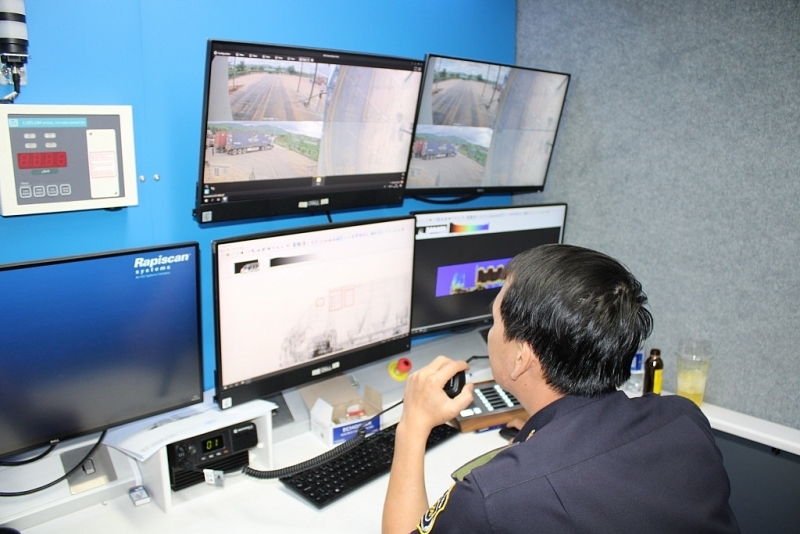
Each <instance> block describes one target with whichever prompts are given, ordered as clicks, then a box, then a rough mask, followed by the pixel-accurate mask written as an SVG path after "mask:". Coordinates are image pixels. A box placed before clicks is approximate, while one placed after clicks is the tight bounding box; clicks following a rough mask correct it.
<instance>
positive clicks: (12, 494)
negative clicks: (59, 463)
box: [0, 430, 106, 497]
mask: <svg viewBox="0 0 800 534" xmlns="http://www.w3.org/2000/svg"><path fill="white" fill-rule="evenodd" d="M105 437H106V431H105V430H103V432H102V433H101V434H100V438H99V439H98V440H97V443H95V444H94V445H93V446H92V448H91V449H90V450H89V452H88V453H86V456H84V457H83V458H82V459H81V461H80V462H78V463H77V464H75V467H73V468H72V469H70V470H69V471H67V472H66V473H64V476H61V477H58V478H57V479H55V480H53V481H52V482H48V483H47V484H44V485H43V486H39V487H38V488H32V489H29V490H24V491H9V492H6V491H2V492H0V497H21V496H23V495H30V494H31V493H36V492H37V491H42V490H43V489H47V488H49V487H51V486H55V485H56V484H58V483H59V482H61V481H62V480H66V479H67V477H68V476H70V475H71V474H72V473H74V472H75V471H77V469H78V468H79V467H80V466H82V465H83V464H84V462H85V461H86V460H88V459H89V458H90V457H91V456H92V454H94V451H96V450H97V447H99V446H100V444H101V443H103V439H104V438H105Z"/></svg>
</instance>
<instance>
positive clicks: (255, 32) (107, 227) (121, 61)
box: [0, 0, 516, 388]
mask: <svg viewBox="0 0 800 534" xmlns="http://www.w3.org/2000/svg"><path fill="white" fill-rule="evenodd" d="M25 6H26V11H27V20H28V35H29V41H30V47H29V52H30V60H29V62H28V85H27V86H25V87H23V88H22V91H21V94H20V96H19V97H18V98H17V102H18V103H20V104H130V105H132V106H133V113H134V129H135V142H136V166H137V174H138V175H139V176H143V177H144V178H145V181H144V182H139V205H138V206H135V207H130V208H125V209H123V210H121V211H116V212H111V211H105V210H92V211H83V212H72V213H56V214H48V215H29V216H21V217H5V218H0V263H6V262H14V261H25V260H31V259H39V258H47V257H56V256H64V255H73V254H84V253H91V252H98V251H105V250H114V249H120V248H130V247H138V246H146V245H151V244H161V243H172V242H178V241H198V242H199V243H200V244H201V251H202V269H203V295H202V296H203V329H204V343H203V345H204V352H205V355H204V360H205V387H206V388H210V387H211V386H212V385H213V378H212V377H213V369H214V335H213V316H212V313H213V311H212V294H211V281H210V273H211V263H210V246H209V245H210V242H211V241H212V240H213V239H218V238H221V237H226V236H231V235H240V234H247V233H253V232H259V231H267V230H272V229H278V228H283V227H286V226H290V225H306V224H316V223H324V222H326V221H327V218H326V217H325V216H305V217H288V218H273V219H269V220H257V221H254V222H246V223H237V224H227V225H223V226H219V227H214V228H203V229H201V228H200V227H199V226H198V225H197V223H196V222H195V221H194V220H193V218H192V207H193V205H194V193H195V190H194V187H195V182H196V180H197V174H198V161H199V152H198V151H199V149H200V139H199V136H200V135H201V131H202V129H201V124H200V122H201V99H202V93H203V64H204V58H205V49H206V41H207V39H210V38H216V39H228V40H239V41H258V42H270V43H279V44H288V45H300V46H312V47H320V48H334V49H340V50H352V51H359V52H369V53H377V54H389V55H395V56H404V57H415V58H423V57H424V56H425V54H426V53H439V54H445V55H452V56H459V57H468V58H475V59H485V60H490V61H499V62H503V63H513V62H514V55H515V24H516V3H515V1H514V0H433V1H431V0H428V1H419V0H402V1H401V0H383V1H377V0H338V1H336V2H331V1H326V0H290V1H284V2H275V1H272V0H261V1H253V0H227V1H225V2H219V1H211V0H114V2H108V1H106V0H70V1H69V2H56V1H53V0H27V1H26V3H25ZM155 175H159V177H160V180H158V181H156V180H154V178H153V177H154V176H155ZM508 204H510V197H508V196H500V197H487V198H483V199H479V200H476V201H473V202H471V203H470V204H468V205H471V206H484V205H508ZM413 209H433V208H432V206H431V205H430V204H421V203H419V202H417V201H411V200H409V201H406V202H405V204H404V205H403V206H402V207H399V208H391V209H377V210H368V211H364V210H361V211H352V212H343V213H333V214H332V217H333V220H334V221H342V220H348V219H355V218H363V217H367V216H370V217H371V216H386V215H397V214H402V213H407V212H408V211H410V210H413ZM111 297H113V296H111ZM289 298H291V292H290V291H288V290H287V294H286V295H285V296H281V297H279V298H278V299H277V300H278V301H280V300H281V299H289ZM143 334H145V333H143Z"/></svg>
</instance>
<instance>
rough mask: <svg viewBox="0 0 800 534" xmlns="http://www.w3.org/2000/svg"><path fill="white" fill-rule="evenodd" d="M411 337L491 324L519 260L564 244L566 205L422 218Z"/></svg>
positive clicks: (418, 228) (445, 213)
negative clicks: (508, 273) (511, 264)
mask: <svg viewBox="0 0 800 534" xmlns="http://www.w3.org/2000/svg"><path fill="white" fill-rule="evenodd" d="M415 216H416V240H415V252H414V289H413V303H414V306H413V308H412V314H411V331H412V334H423V333H426V332H433V331H436V330H445V329H454V328H457V327H465V326H474V325H479V324H481V323H487V324H488V323H490V322H491V319H492V313H491V305H492V301H493V300H494V298H495V296H496V295H497V293H498V292H499V291H500V288H501V287H502V285H503V282H504V278H505V274H504V271H505V265H506V263H508V261H509V260H510V259H511V258H512V257H514V256H515V255H517V254H519V253H520V252H523V251H525V250H527V249H529V248H532V247H535V246H538V245H543V244H546V243H561V242H562V239H563V236H564V223H565V221H566V216H567V206H566V204H552V205H539V206H510V207H505V208H477V209H465V210H453V211H435V212H434V211H432V212H419V213H416V214H415Z"/></svg>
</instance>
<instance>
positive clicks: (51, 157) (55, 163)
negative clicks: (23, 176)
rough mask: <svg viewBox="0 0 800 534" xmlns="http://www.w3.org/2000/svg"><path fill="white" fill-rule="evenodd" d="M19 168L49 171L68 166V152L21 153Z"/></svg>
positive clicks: (18, 161)
mask: <svg viewBox="0 0 800 534" xmlns="http://www.w3.org/2000/svg"><path fill="white" fill-rule="evenodd" d="M17 166H18V167H19V168H20V170H25V169H49V168H53V167H66V166H67V153H66V152H19V153H18V154H17Z"/></svg>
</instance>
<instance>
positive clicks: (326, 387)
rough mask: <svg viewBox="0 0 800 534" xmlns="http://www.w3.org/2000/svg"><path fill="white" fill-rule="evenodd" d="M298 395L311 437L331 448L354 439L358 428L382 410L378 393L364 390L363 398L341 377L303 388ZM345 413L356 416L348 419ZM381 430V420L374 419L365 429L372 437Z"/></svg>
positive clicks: (370, 388)
mask: <svg viewBox="0 0 800 534" xmlns="http://www.w3.org/2000/svg"><path fill="white" fill-rule="evenodd" d="M300 395H301V396H302V397H303V401H304V402H305V404H306V407H308V409H309V411H310V419H311V433H312V434H314V435H315V436H317V437H318V438H320V439H321V440H322V441H323V442H325V444H327V445H330V446H332V445H336V444H338V443H342V442H343V441H346V440H348V439H350V438H351V437H353V436H355V435H356V432H357V431H358V428H359V427H360V426H361V425H362V424H363V423H364V422H365V421H368V420H369V419H370V417H373V416H375V415H376V414H378V413H380V411H381V409H382V406H383V401H382V398H381V394H380V393H379V392H378V391H377V390H375V389H374V388H372V387H370V386H364V397H363V398H362V397H361V396H360V395H359V394H358V390H357V389H356V387H355V386H354V385H353V384H352V383H351V382H350V380H349V379H348V378H347V377H346V376H343V375H339V376H335V377H333V378H329V379H328V380H323V381H322V382H316V383H314V384H311V385H308V386H305V387H303V388H302V389H300ZM348 411H350V412H355V415H351V416H348ZM380 427H381V418H380V417H377V418H374V419H373V420H371V421H369V423H367V425H366V429H367V434H374V433H375V432H377V431H378V430H380Z"/></svg>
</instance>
